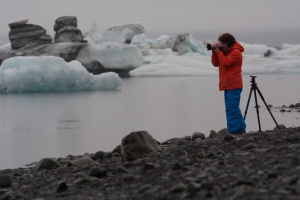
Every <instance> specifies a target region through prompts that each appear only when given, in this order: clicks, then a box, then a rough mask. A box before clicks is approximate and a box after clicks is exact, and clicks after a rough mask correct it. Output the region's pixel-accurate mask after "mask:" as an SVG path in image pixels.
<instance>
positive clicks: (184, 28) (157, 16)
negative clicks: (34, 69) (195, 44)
mask: <svg viewBox="0 0 300 200" xmlns="http://www.w3.org/2000/svg"><path fill="white" fill-rule="evenodd" d="M0 13H1V20H0V41H4V42H8V41H9V40H8V33H9V31H10V29H9V27H8V24H9V23H11V22H15V21H19V20H23V19H29V22H28V23H31V24H36V25H40V26H42V27H43V28H45V29H46V30H47V34H49V35H51V36H52V37H54V31H53V26H54V22H55V20H56V19H57V18H59V17H61V16H76V17H77V21H78V28H79V29H81V31H82V33H85V32H86V31H88V30H89V29H90V28H91V26H92V24H93V22H94V23H95V24H96V25H97V27H98V29H99V31H100V32H104V31H105V30H106V29H107V28H108V27H110V26H112V25H116V24H128V23H131V22H135V21H139V22H141V23H142V25H143V26H144V28H145V29H146V31H147V33H148V36H149V37H150V38H153V39H154V38H156V37H158V36H160V35H162V34H168V35H171V34H175V33H176V34H178V33H191V34H193V36H194V38H196V39H198V40H206V39H217V38H218V36H219V35H220V34H222V33H224V32H229V33H232V34H233V35H234V36H235V37H236V39H237V40H238V41H243V42H246V43H250V44H254V43H258V44H267V45H268V46H281V45H282V44H283V43H297V44H300V22H299V20H300V0H0Z"/></svg>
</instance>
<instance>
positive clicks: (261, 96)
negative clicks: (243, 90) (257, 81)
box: [257, 87, 280, 129]
mask: <svg viewBox="0 0 300 200" xmlns="http://www.w3.org/2000/svg"><path fill="white" fill-rule="evenodd" d="M257 92H258V94H259V96H260V98H261V99H262V101H263V102H264V104H265V106H266V107H267V109H268V111H269V113H270V115H271V117H272V118H273V120H274V122H275V124H276V126H277V128H278V129H280V128H279V126H278V124H277V122H276V120H275V118H274V116H273V114H272V112H271V110H270V108H269V106H268V105H267V103H266V101H265V99H264V97H263V95H262V94H261V92H260V90H259V88H258V87H257Z"/></svg>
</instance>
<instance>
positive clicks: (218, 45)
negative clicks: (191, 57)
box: [206, 41, 223, 51]
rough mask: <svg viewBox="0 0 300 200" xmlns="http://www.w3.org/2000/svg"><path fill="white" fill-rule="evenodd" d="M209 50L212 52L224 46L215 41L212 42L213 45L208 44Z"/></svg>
mask: <svg viewBox="0 0 300 200" xmlns="http://www.w3.org/2000/svg"><path fill="white" fill-rule="evenodd" d="M206 47H207V50H208V51H209V50H212V49H214V48H219V49H220V48H222V47H223V44H222V43H221V42H220V41H214V42H212V43H211V44H207V46H206Z"/></svg>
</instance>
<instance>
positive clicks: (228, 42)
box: [219, 33, 236, 50]
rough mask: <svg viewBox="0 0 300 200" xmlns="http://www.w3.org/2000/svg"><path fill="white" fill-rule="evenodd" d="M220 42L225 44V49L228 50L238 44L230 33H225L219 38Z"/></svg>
mask: <svg viewBox="0 0 300 200" xmlns="http://www.w3.org/2000/svg"><path fill="white" fill-rule="evenodd" d="M219 41H220V42H221V43H222V44H223V49H224V50H227V49H228V48H230V47H231V46H232V45H234V44H235V43H236V41H235V38H234V36H233V35H231V34H230V33H224V34H222V35H220V36H219Z"/></svg>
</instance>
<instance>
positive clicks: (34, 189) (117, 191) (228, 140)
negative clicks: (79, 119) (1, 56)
mask: <svg viewBox="0 0 300 200" xmlns="http://www.w3.org/2000/svg"><path fill="white" fill-rule="evenodd" d="M195 136H197V137H195ZM203 136H204V135H201V133H198V134H195V135H194V134H193V135H192V136H185V137H183V138H174V139H170V140H168V141H165V142H162V143H159V146H160V148H161V149H162V151H161V153H159V152H153V153H149V154H147V155H144V156H143V157H142V158H140V159H137V160H134V161H131V162H128V161H127V162H122V158H121V155H120V154H121V150H120V146H118V147H116V148H115V149H114V150H113V151H112V152H102V151H100V150H99V151H98V152H96V153H93V154H85V155H80V156H74V155H69V156H67V157H66V158H55V159H54V158H51V159H47V158H46V159H43V161H45V162H44V164H41V161H40V162H39V163H34V164H32V165H29V166H28V167H27V168H17V169H5V170H0V187H1V189H0V199H35V200H47V199H49V200H50V199H97V200H102V199H103V200H104V199H105V200H110V199H116V200H117V199H128V200H131V199H143V200H147V199H149V200H150V199H151V200H152V199H153V200H154V199H155V200H159V199H161V200H162V199H170V200H171V199H172V200H173V199H253V200H254V199H266V200H267V199H291V200H296V199H300V180H299V175H300V156H299V155H300V127H292V128H284V129H280V130H267V131H264V132H252V133H245V134H243V135H237V136H236V135H234V136H231V135H228V134H226V130H223V133H222V131H219V132H218V133H216V132H214V131H212V132H211V135H210V137H207V138H204V137H205V136H204V137H203ZM45 163H46V164H45ZM42 165H44V166H42ZM45 166H46V167H45Z"/></svg>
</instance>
